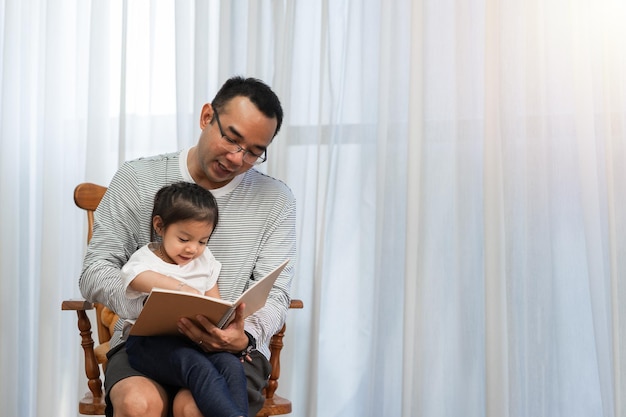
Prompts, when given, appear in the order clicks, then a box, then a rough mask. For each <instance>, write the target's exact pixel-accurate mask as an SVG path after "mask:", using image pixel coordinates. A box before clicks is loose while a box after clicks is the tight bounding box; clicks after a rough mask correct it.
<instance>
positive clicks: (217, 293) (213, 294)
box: [204, 284, 222, 298]
mask: <svg viewBox="0 0 626 417" xmlns="http://www.w3.org/2000/svg"><path fill="white" fill-rule="evenodd" d="M204 295H208V296H209V297H213V298H222V296H221V295H220V290H219V288H217V284H215V285H214V286H212V287H211V288H209V289H208V290H206V291H205V292H204Z"/></svg>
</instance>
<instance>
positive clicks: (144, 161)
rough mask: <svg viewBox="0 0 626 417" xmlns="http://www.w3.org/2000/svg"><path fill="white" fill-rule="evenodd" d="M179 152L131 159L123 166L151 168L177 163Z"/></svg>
mask: <svg viewBox="0 0 626 417" xmlns="http://www.w3.org/2000/svg"><path fill="white" fill-rule="evenodd" d="M180 153H181V151H177V152H170V153H163V154H159V155H152V156H142V157H139V158H136V159H131V160H130V161H126V162H125V165H131V166H151V165H155V164H159V163H169V162H172V161H178V158H179V157H180Z"/></svg>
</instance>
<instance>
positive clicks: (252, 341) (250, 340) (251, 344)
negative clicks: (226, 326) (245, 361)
mask: <svg viewBox="0 0 626 417" xmlns="http://www.w3.org/2000/svg"><path fill="white" fill-rule="evenodd" d="M244 333H245V334H246V336H248V346H246V348H245V349H244V350H242V351H241V352H239V356H240V357H242V358H245V357H246V356H248V355H249V354H250V352H252V351H253V350H254V349H256V339H255V338H254V336H252V335H251V334H250V333H248V332H247V331H245V330H244Z"/></svg>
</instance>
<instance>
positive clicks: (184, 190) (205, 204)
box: [150, 181, 217, 242]
mask: <svg viewBox="0 0 626 417" xmlns="http://www.w3.org/2000/svg"><path fill="white" fill-rule="evenodd" d="M154 216H160V217H161V220H162V221H163V228H167V227H168V226H169V225H171V224H173V223H177V222H180V221H185V220H195V221H200V222H207V223H213V229H215V227H216V226H217V202H216V201H215V197H213V194H211V192H210V191H209V190H206V189H204V188H202V187H200V186H199V185H198V184H194V183H191V182H184V181H182V182H176V183H173V184H170V185H166V186H165V187H163V188H161V189H160V190H159V191H157V193H156V195H155V196H154V208H153V209H152V217H151V218H152V219H154ZM155 238H156V236H155V233H154V228H153V227H152V223H151V224H150V240H151V241H153V242H154V240H155Z"/></svg>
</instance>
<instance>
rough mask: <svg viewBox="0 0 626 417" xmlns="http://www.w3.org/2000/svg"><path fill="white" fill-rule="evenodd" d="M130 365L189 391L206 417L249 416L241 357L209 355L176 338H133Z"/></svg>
mask: <svg viewBox="0 0 626 417" xmlns="http://www.w3.org/2000/svg"><path fill="white" fill-rule="evenodd" d="M126 352H127V353H128V361H129V363H130V365H131V366H132V367H133V368H135V369H136V370H138V371H139V372H142V373H144V374H145V375H146V376H148V377H149V378H151V379H154V380H155V381H157V382H159V383H161V384H167V385H173V386H177V387H184V388H188V389H189V391H191V394H192V396H193V398H194V400H195V402H196V405H197V406H198V408H199V409H200V412H201V413H202V414H203V415H204V416H205V417H238V416H246V417H247V416H248V393H247V388H246V387H247V383H246V375H245V373H244V370H243V365H242V363H241V361H240V360H239V358H238V357H236V356H235V355H233V354H231V353H228V352H215V353H206V352H204V351H202V350H200V349H199V348H198V346H196V345H195V344H193V343H192V342H190V341H189V340H187V339H184V338H182V337H175V336H149V337H142V336H130V337H129V338H128V341H127V342H126Z"/></svg>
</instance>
